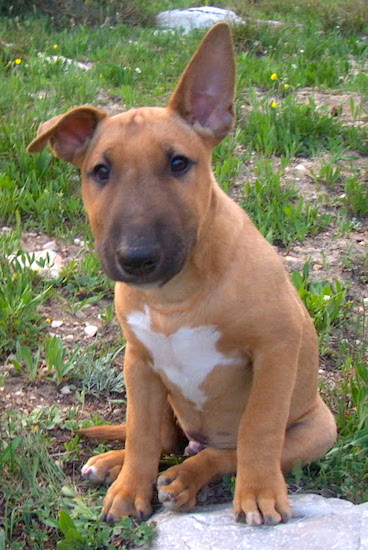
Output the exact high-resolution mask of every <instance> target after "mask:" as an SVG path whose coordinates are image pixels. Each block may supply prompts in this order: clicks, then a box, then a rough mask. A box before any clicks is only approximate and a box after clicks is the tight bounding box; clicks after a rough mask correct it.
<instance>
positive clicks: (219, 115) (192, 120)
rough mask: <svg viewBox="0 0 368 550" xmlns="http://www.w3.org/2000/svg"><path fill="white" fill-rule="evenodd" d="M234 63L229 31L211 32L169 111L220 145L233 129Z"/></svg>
mask: <svg viewBox="0 0 368 550" xmlns="http://www.w3.org/2000/svg"><path fill="white" fill-rule="evenodd" d="M234 92H235V60H234V51H233V44H232V39H231V31H230V27H229V25H228V24H226V23H218V24H217V25H215V26H214V27H212V29H210V30H209V31H208V33H207V34H206V36H205V37H204V39H203V41H202V43H201V44H200V46H199V48H198V50H197V51H196V53H195V54H194V56H193V57H192V59H191V60H190V62H189V65H188V66H187V68H186V69H185V71H184V73H183V75H182V77H181V79H180V81H179V84H178V86H177V88H176V90H175V91H174V93H173V95H172V97H171V99H170V102H169V105H168V107H169V109H172V110H174V111H176V112H177V113H178V114H180V116H181V117H183V118H184V119H185V120H186V121H187V122H188V123H189V124H190V125H191V126H193V128H194V129H195V130H196V131H197V132H198V133H199V134H201V135H202V136H207V137H210V138H212V141H214V142H215V143H219V142H220V141H221V140H222V139H223V138H224V137H225V136H226V134H228V133H229V131H230V130H231V129H232V127H233V125H234V119H235V116H234Z"/></svg>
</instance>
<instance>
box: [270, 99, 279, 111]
mask: <svg viewBox="0 0 368 550" xmlns="http://www.w3.org/2000/svg"><path fill="white" fill-rule="evenodd" d="M277 105H278V103H276V101H273V102H272V103H271V107H272V108H273V109H275V108H276V107H277Z"/></svg>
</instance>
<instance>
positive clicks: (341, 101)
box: [295, 88, 368, 126]
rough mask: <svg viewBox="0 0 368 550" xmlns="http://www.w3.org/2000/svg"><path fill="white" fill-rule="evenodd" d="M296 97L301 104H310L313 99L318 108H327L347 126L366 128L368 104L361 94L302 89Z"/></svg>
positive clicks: (297, 91)
mask: <svg viewBox="0 0 368 550" xmlns="http://www.w3.org/2000/svg"><path fill="white" fill-rule="evenodd" d="M295 97H296V99H297V101H300V102H301V103H308V102H309V100H311V99H312V100H313V101H314V103H315V104H316V106H317V107H325V106H327V107H328V110H329V112H330V114H331V115H332V116H335V117H338V119H339V120H340V122H342V123H343V124H345V125H346V126H352V125H354V126H365V125H366V124H367V122H368V102H367V100H365V99H363V98H362V97H361V96H360V95H359V94H354V93H344V94H340V93H337V92H321V91H319V90H315V89H314V88H301V89H299V90H296V91H295Z"/></svg>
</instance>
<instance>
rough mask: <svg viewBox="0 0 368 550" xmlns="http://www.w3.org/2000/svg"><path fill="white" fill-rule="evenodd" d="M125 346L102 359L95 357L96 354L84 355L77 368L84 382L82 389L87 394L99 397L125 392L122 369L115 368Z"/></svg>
mask: <svg viewBox="0 0 368 550" xmlns="http://www.w3.org/2000/svg"><path fill="white" fill-rule="evenodd" d="M123 349H124V346H121V347H119V348H118V349H117V350H116V351H113V352H111V353H107V354H106V355H103V356H102V357H99V358H95V357H93V355H94V353H93V350H91V352H90V353H87V354H83V355H82V356H81V357H80V359H79V361H78V363H77V366H76V373H78V375H79V377H80V378H81V381H82V387H83V389H84V390H85V392H86V393H89V394H92V395H99V394H101V392H109V393H110V392H118V393H122V392H123V391H124V378H123V371H122V368H119V369H117V368H116V367H115V366H114V362H115V360H116V358H117V357H118V356H119V355H120V354H121V352H122V351H123Z"/></svg>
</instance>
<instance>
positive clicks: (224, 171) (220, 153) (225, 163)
mask: <svg viewBox="0 0 368 550" xmlns="http://www.w3.org/2000/svg"><path fill="white" fill-rule="evenodd" d="M238 135H239V132H238V131H237V132H235V135H231V136H229V137H227V138H226V139H224V141H222V142H221V143H220V145H219V146H218V147H216V149H215V150H214V153H213V162H214V172H215V177H216V179H217V181H218V183H219V184H220V185H221V187H222V188H223V190H224V191H229V189H230V188H231V185H232V183H233V182H234V178H235V176H236V175H237V174H238V172H239V169H240V166H241V157H240V155H239V151H237V150H236V149H237V144H238Z"/></svg>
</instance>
